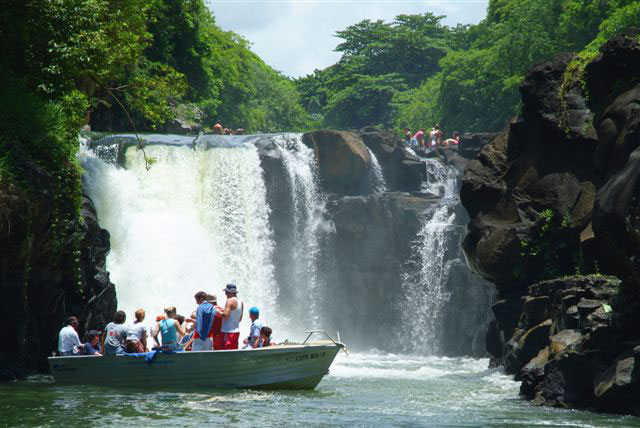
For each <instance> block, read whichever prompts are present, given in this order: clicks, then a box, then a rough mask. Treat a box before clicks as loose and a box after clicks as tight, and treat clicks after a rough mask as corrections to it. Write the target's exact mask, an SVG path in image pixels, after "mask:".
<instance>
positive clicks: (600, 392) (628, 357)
mask: <svg viewBox="0 0 640 428" xmlns="http://www.w3.org/2000/svg"><path fill="white" fill-rule="evenodd" d="M635 364H636V362H635V358H634V354H633V352H626V353H623V354H621V355H619V356H618V357H617V358H616V359H615V361H614V362H613V363H612V364H611V366H610V367H609V368H608V370H606V371H605V372H604V373H602V374H601V375H599V376H597V377H596V379H595V381H594V388H593V393H594V395H595V396H596V397H597V399H598V400H597V403H598V408H599V409H601V410H603V411H608V412H616V413H620V412H622V413H634V414H636V415H640V401H639V400H638V395H639V394H640V383H639V382H638V381H637V380H636V379H634V378H633V376H632V374H633V372H634V370H638V369H637V368H636V365H635Z"/></svg>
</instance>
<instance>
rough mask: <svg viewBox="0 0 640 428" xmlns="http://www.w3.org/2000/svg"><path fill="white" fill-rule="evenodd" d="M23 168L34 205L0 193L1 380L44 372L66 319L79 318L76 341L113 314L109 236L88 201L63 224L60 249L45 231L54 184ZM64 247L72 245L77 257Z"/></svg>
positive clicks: (38, 172)
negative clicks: (63, 238) (64, 238)
mask: <svg viewBox="0 0 640 428" xmlns="http://www.w3.org/2000/svg"><path fill="white" fill-rule="evenodd" d="M27 167H28V168H29V169H28V174H29V176H30V177H31V178H30V180H31V184H32V186H34V187H35V188H38V189H40V193H39V198H38V199H37V200H36V201H34V200H33V199H31V198H30V197H29V196H28V195H26V194H24V193H20V192H19V191H17V189H15V188H14V190H15V192H13V191H12V192H10V194H9V195H6V193H5V192H4V191H3V192H0V193H2V194H3V195H2V196H9V197H8V198H7V199H6V200H2V201H0V206H1V207H0V210H2V211H3V213H4V214H5V215H6V216H0V238H1V240H2V245H0V293H1V294H2V299H0V310H1V311H2V313H3V314H4V317H3V320H4V321H3V323H4V324H3V325H4V328H3V332H2V333H0V341H2V344H3V346H2V347H0V379H2V380H12V379H14V378H18V377H22V376H25V375H26V374H30V373H34V372H41V373H42V372H47V371H48V364H47V360H46V359H47V357H48V356H49V355H51V353H52V352H53V351H54V350H56V349H57V343H58V332H59V330H60V328H61V327H62V326H63V322H64V319H65V318H66V317H68V316H70V315H75V316H77V317H78V318H79V320H80V332H79V333H80V335H81V336H82V334H83V333H84V332H85V331H86V330H88V329H101V328H102V327H104V325H105V323H106V321H107V320H110V319H111V317H112V316H113V313H114V312H115V310H116V298H115V287H114V285H113V284H112V283H111V282H110V281H109V274H108V272H107V271H106V270H105V259H106V255H107V253H108V252H109V234H108V233H107V232H106V231H105V230H103V229H101V228H100V227H99V226H98V222H97V218H96V212H95V208H94V206H93V203H92V202H91V200H90V199H89V198H86V197H85V198H84V200H83V207H82V212H81V216H82V220H80V218H78V219H77V221H76V222H74V223H70V224H68V225H67V227H68V230H70V234H68V235H66V236H67V238H68V240H69V241H68V242H67V241H65V242H63V243H62V245H61V243H59V242H56V239H57V238H56V237H55V236H54V235H52V228H51V222H52V221H53V219H54V218H55V217H54V203H53V191H52V188H51V186H52V183H53V181H54V180H53V179H52V177H51V176H50V175H49V173H47V172H46V171H44V170H43V169H41V168H39V167H38V166H36V165H28V166H27ZM4 190H5V191H6V190H7V189H4ZM0 199H3V198H2V197H1V196H0ZM7 202H8V203H7ZM58 239H59V238H58ZM71 242H78V243H79V244H78V246H77V247H75V248H76V249H77V250H79V253H78V252H74V246H73V245H71ZM56 261H57V262H56Z"/></svg>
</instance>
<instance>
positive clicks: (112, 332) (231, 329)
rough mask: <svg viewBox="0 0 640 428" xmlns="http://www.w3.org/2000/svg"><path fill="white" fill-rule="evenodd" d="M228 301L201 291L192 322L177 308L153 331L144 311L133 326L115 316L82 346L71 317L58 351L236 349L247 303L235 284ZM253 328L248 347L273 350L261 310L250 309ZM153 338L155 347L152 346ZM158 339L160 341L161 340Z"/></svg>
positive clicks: (226, 290)
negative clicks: (220, 302) (222, 305)
mask: <svg viewBox="0 0 640 428" xmlns="http://www.w3.org/2000/svg"><path fill="white" fill-rule="evenodd" d="M223 291H224V293H225V295H226V297H227V301H226V303H225V306H224V308H222V307H220V306H218V302H217V297H216V295H215V294H207V293H205V292H204V291H199V292H197V293H196V294H195V296H194V298H195V301H196V304H197V305H198V307H197V309H196V311H195V312H193V313H192V314H191V316H190V317H189V318H185V317H183V316H182V315H179V314H177V311H176V308H175V307H173V306H170V307H168V308H165V310H164V314H163V315H159V316H158V317H156V323H155V325H154V326H153V327H152V328H151V330H150V332H149V331H148V329H147V326H146V325H145V323H144V320H145V311H144V309H138V310H136V311H135V313H134V317H135V321H134V322H133V323H132V324H128V325H127V324H125V321H126V318H127V316H126V314H125V313H124V312H123V311H117V312H116V314H115V316H114V318H113V321H112V322H110V323H109V324H107V326H106V327H105V329H104V332H100V331H96V330H90V331H88V332H87V333H86V335H85V341H84V343H81V342H80V338H79V336H78V332H77V331H78V319H77V318H76V317H74V316H71V317H69V318H68V319H67V321H66V323H65V326H64V327H63V328H62V330H60V334H59V337H58V352H59V354H60V355H63V356H68V355H117V354H124V353H143V352H148V351H149V350H156V349H160V350H165V351H211V350H223V349H238V347H239V339H240V322H241V321H242V315H243V312H244V302H243V301H242V300H240V299H239V298H238V288H237V287H236V285H235V284H227V286H226V287H225V288H224V289H223ZM249 317H250V318H251V328H250V330H249V335H248V336H247V338H246V339H244V341H243V344H244V347H245V348H262V347H267V346H274V345H275V343H273V342H272V341H271V333H272V330H271V328H269V327H267V326H265V325H263V323H262V321H261V320H260V319H259V318H260V310H259V309H258V308H257V307H256V306H253V307H251V308H250V309H249ZM149 336H150V337H151V338H152V339H153V342H154V344H155V346H151V347H150V346H149V345H150V343H149ZM158 337H160V340H158Z"/></svg>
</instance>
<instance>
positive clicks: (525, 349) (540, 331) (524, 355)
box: [511, 320, 551, 373]
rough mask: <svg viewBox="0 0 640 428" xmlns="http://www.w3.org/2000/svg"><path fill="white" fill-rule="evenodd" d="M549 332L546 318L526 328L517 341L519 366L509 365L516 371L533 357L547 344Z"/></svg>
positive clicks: (548, 322) (549, 326) (549, 322)
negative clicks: (528, 328)
mask: <svg viewBox="0 0 640 428" xmlns="http://www.w3.org/2000/svg"><path fill="white" fill-rule="evenodd" d="M550 332H551V320H546V321H544V322H541V323H540V324H538V325H536V326H535V327H532V328H531V329H530V330H528V331H527V332H526V333H525V334H524V336H522V338H521V339H520V340H519V341H518V349H517V351H516V353H517V356H518V361H519V363H520V367H511V370H513V372H514V373H517V372H518V371H519V370H520V369H521V368H522V367H523V366H524V365H525V364H527V363H528V362H529V361H531V359H532V358H533V357H535V356H536V355H538V353H539V352H540V350H541V349H543V348H545V347H547V346H548V345H549V335H550Z"/></svg>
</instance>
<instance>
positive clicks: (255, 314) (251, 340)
mask: <svg viewBox="0 0 640 428" xmlns="http://www.w3.org/2000/svg"><path fill="white" fill-rule="evenodd" d="M259 317H260V310H259V309H258V308H257V307H256V306H252V307H251V308H250V309H249V318H251V329H250V330H249V337H248V338H246V339H245V340H244V344H245V345H247V346H246V347H247V348H253V349H255V348H259V347H260V329H261V328H262V321H260V320H258V318H259Z"/></svg>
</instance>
